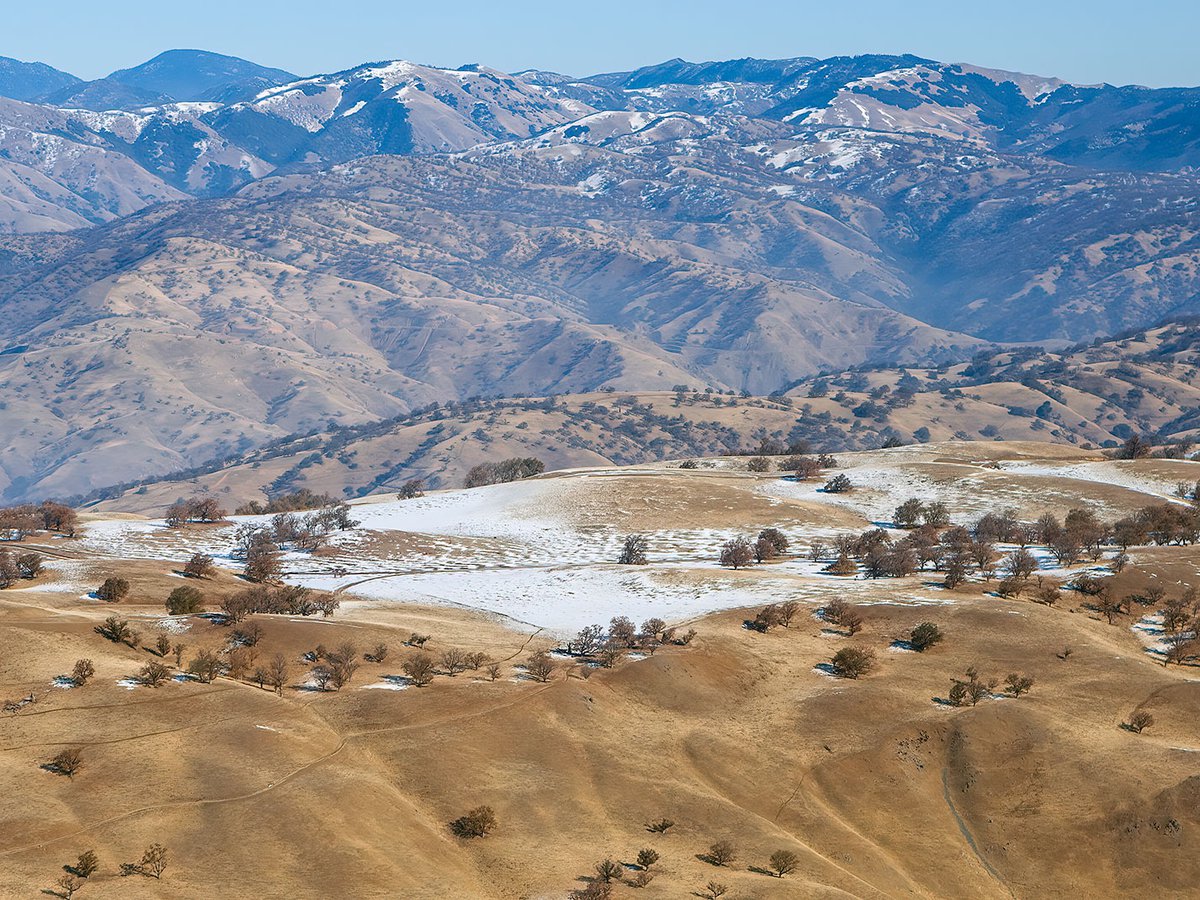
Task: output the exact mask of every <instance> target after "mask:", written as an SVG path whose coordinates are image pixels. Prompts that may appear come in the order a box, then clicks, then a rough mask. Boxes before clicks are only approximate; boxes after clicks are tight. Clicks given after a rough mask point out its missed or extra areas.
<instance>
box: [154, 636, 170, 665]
mask: <svg viewBox="0 0 1200 900" xmlns="http://www.w3.org/2000/svg"><path fill="white" fill-rule="evenodd" d="M154 652H155V653H157V654H158V655H159V656H160V657H162V658H164V659H165V658H166V656H167V654H168V653H170V652H171V639H170V638H169V637H167V636H166V635H165V634H160V635H159V636H158V637H157V638H155V640H154Z"/></svg>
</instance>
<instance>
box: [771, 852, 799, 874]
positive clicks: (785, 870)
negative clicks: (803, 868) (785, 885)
mask: <svg viewBox="0 0 1200 900" xmlns="http://www.w3.org/2000/svg"><path fill="white" fill-rule="evenodd" d="M799 866H800V857H799V856H797V855H796V854H795V853H794V852H792V851H791V850H776V851H775V852H774V853H772V854H771V871H772V872H774V873H775V877H777V878H782V877H783V876H784V875H791V874H792V873H793V872H795V871H796V869H797V868H799Z"/></svg>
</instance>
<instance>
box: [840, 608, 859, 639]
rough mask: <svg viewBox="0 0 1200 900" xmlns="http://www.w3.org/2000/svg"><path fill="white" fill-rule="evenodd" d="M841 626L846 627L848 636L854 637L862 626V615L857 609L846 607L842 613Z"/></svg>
mask: <svg viewBox="0 0 1200 900" xmlns="http://www.w3.org/2000/svg"><path fill="white" fill-rule="evenodd" d="M842 627H843V628H845V629H846V631H847V633H848V634H849V635H850V637H854V636H855V635H856V634H858V633H859V632H860V631H862V627H863V617H862V613H860V612H859V611H858V610H857V609H854V608H853V607H851V608H848V609H847V610H846V611H845V612H844V613H842Z"/></svg>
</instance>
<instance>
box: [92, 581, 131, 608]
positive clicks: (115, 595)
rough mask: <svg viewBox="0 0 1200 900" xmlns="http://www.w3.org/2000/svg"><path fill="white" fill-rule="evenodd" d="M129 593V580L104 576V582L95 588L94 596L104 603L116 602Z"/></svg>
mask: <svg viewBox="0 0 1200 900" xmlns="http://www.w3.org/2000/svg"><path fill="white" fill-rule="evenodd" d="M128 594H129V582H128V581H126V580H125V579H124V578H115V577H110V578H105V579H104V584H102V585H100V587H98V588H96V596H97V597H98V598H100V599H101V600H103V601H104V602H105V603H117V602H118V601H120V600H122V599H124V598H125V597H126V596H128Z"/></svg>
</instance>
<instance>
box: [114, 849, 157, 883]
mask: <svg viewBox="0 0 1200 900" xmlns="http://www.w3.org/2000/svg"><path fill="white" fill-rule="evenodd" d="M166 868H167V848H166V847H164V846H163V845H162V844H151V845H150V846H149V847H148V848H146V852H145V853H143V854H142V858H141V860H140V861H138V862H136V863H121V866H120V871H121V874H122V875H123V876H128V875H144V876H146V877H147V878H155V879H160V878H162V874H163V872H164V871H166Z"/></svg>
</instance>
